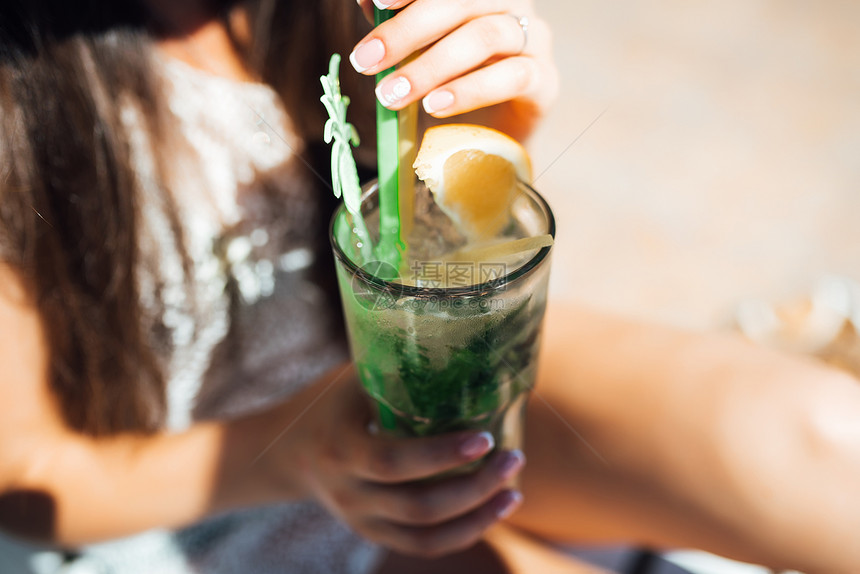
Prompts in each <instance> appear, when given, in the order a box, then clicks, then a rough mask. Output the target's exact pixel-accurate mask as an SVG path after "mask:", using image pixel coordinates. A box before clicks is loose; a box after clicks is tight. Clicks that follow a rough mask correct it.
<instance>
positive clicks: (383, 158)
mask: <svg viewBox="0 0 860 574" xmlns="http://www.w3.org/2000/svg"><path fill="white" fill-rule="evenodd" d="M392 16H394V11H392V10H380V9H379V8H374V9H373V19H374V23H375V24H376V25H377V26H378V25H380V24H382V23H383V22H385V21H386V20H388V19H389V18H391V17H392ZM393 71H394V68H393V67H392V68H389V69H387V70H385V71H383V72H380V73H378V74H377V75H376V81H377V83H379V82H380V81H382V79H383V78H385V77H386V76H388V75H389V74H391V73H392V72H393ZM399 135H400V134H399V132H398V129H397V112H395V111H392V110H389V109H388V108H386V107H385V106H383V105H382V103H380V102H379V101H378V100H377V102H376V154H377V168H378V177H379V244H378V245H377V247H376V256H377V257H378V258H379V260H380V261H383V262H385V263H387V264H389V265H390V266H391V267H389V269H399V268H400V251H401V249H402V248H403V243H402V241H401V238H400V208H399V194H398V190H399V185H398V172H399V166H400V143H399ZM382 279H393V277H382Z"/></svg>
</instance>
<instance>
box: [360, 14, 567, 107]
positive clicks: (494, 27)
mask: <svg viewBox="0 0 860 574" xmlns="http://www.w3.org/2000/svg"><path fill="white" fill-rule="evenodd" d="M385 2H388V0H376V4H377V5H378V6H381V5H382V4H384V3H385ZM360 4H361V5H362V7H363V8H365V10H368V9H369V8H370V7H371V6H370V4H371V0H361V2H360ZM532 4H533V3H532V1H531V0H394V1H393V2H391V4H390V5H388V6H386V8H388V9H391V10H399V12H398V13H397V14H396V15H395V16H394V17H393V18H391V19H390V20H388V21H387V22H384V23H382V24H380V25H379V26H377V27H376V28H375V29H374V30H373V31H372V32H371V33H370V34H368V35H367V36H366V37H364V38H363V39H362V40H361V41H360V42H359V43H358V44H357V45H356V47H355V49H354V51H353V52H352V54H351V55H350V61H351V62H352V65H353V67H355V68H356V70H358V71H359V72H361V73H363V74H367V75H370V74H376V73H378V72H380V71H382V70H385V69H387V68H389V67H391V66H394V65H395V64H400V63H401V62H402V61H403V60H404V59H405V58H407V57H408V56H410V55H411V54H414V53H416V52H420V53H419V55H418V56H417V57H416V58H415V59H414V60H413V61H411V62H409V63H407V64H405V65H402V66H401V67H400V68H399V69H398V70H397V71H396V72H395V73H393V74H390V75H389V76H387V77H386V78H385V79H384V80H382V81H381V82H380V83H379V84H378V85H377V88H376V93H377V97H378V98H379V100H380V101H381V102H382V103H383V104H384V105H385V106H386V107H388V108H390V109H392V110H399V109H401V108H403V107H405V106H407V105H408V104H410V103H412V102H415V101H418V100H422V103H423V105H424V109H425V110H426V111H427V112H428V113H429V114H431V115H433V116H435V117H437V118H446V117H449V116H452V115H456V114H461V113H464V112H469V111H472V110H476V109H478V108H484V107H487V106H492V105H495V104H502V103H506V104H509V105H511V106H513V107H514V108H515V109H514V110H512V111H514V112H516V115H519V116H523V119H528V118H529V117H540V116H542V115H543V114H544V113H545V112H546V110H547V109H548V108H549V106H550V105H551V104H552V103H553V101H554V100H555V98H556V96H557V94H558V72H557V70H556V67H555V63H554V61H553V57H552V46H551V35H550V29H549V26H548V25H547V24H546V22H544V21H543V20H542V19H541V18H540V17H538V16H537V15H536V14H535V10H534V7H533V5H532Z"/></svg>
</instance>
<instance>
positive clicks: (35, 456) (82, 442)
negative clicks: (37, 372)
mask: <svg viewBox="0 0 860 574" xmlns="http://www.w3.org/2000/svg"><path fill="white" fill-rule="evenodd" d="M325 381H326V380H325V379H323V380H322V382H323V383H324V382H325ZM315 393H316V387H315V386H314V385H311V386H310V387H308V388H307V389H306V390H305V391H303V392H301V393H299V394H297V395H296V396H295V397H293V398H291V399H290V400H289V401H287V402H285V403H283V404H281V405H278V406H277V407H274V408H273V409H270V410H268V411H265V412H261V413H259V414H255V415H252V416H247V417H244V418H241V419H237V420H234V421H230V422H223V423H222V422H217V423H216V422H212V423H198V424H196V425H194V426H192V427H191V428H190V429H189V430H187V431H185V432H182V433H176V434H167V433H163V434H158V435H155V436H135V435H121V436H117V437H112V438H105V439H93V438H89V437H84V436H81V435H77V434H71V433H66V434H63V435H57V434H55V435H54V436H45V437H43V438H42V439H34V440H31V441H30V444H31V447H30V449H29V450H30V452H29V453H28V454H27V456H26V457H25V462H24V463H23V464H21V465H20V468H21V471H20V472H18V473H17V474H16V476H15V477H14V479H13V480H11V481H10V484H9V485H8V486H7V488H5V489H4V491H3V492H0V495H2V496H3V497H4V498H5V500H6V501H9V504H6V505H5V508H7V509H9V508H11V509H13V510H14V512H12V513H7V515H6V516H4V515H3V511H2V508H3V507H4V506H3V504H2V503H0V528H4V529H6V530H9V531H11V532H12V533H13V534H18V535H24V536H29V537H36V538H38V539H40V540H41V541H45V542H49V543H54V544H59V545H66V546H75V545H79V544H84V543H90V542H95V541H99V540H106V539H112V538H117V537H122V536H127V535H131V534H135V533H138V532H141V531H144V530H147V529H151V528H176V527H180V526H183V525H187V524H190V523H193V522H196V521H199V520H201V519H203V518H205V517H206V516H208V515H210V514H212V513H214V512H219V511H223V510H229V509H233V508H241V507H248V506H254V505H260V504H266V503H270V502H274V501H284V500H291V499H298V498H302V497H304V496H306V495H307V493H306V491H305V489H303V488H300V487H299V484H300V483H301V481H300V480H299V475H298V473H299V471H300V469H299V467H298V465H291V464H289V462H285V461H280V460H279V461H273V460H270V459H271V458H272V457H270V456H265V453H266V449H267V447H268V446H270V445H271V443H272V442H273V441H275V440H277V439H278V438H279V434H280V433H281V431H283V430H284V428H285V427H286V425H287V424H289V422H290V421H291V420H296V418H297V417H299V416H300V414H301V413H302V411H303V410H304V409H305V408H306V406H307V404H309V403H310V402H311V401H312V400H313V398H314V397H315V396H316V394H315ZM280 440H281V441H282V442H286V443H287V444H286V445H285V444H280V445H279V448H278V449H277V452H278V454H279V456H280V457H284V456H285V455H286V456H287V457H289V456H290V453H291V452H293V450H292V447H293V446H295V447H296V448H299V445H300V444H301V437H294V436H287V437H281V438H280ZM261 455H263V456H261ZM296 458H298V456H296ZM273 465H275V466H277V470H276V471H275V470H274V469H273ZM24 493H26V494H28V498H27V500H28V501H29V502H28V503H27V505H29V506H31V508H30V509H29V510H30V511H31V512H30V514H28V512H27V511H28V508H27V507H26V506H22V502H21V501H22V500H24V499H23V498H22V497H21V494H24ZM34 494H35V498H34V496H33V495H34ZM34 501H36V504H35V506H34ZM46 508H47V509H48V512H46V511H45V509H46ZM34 521H38V522H39V523H38V524H34Z"/></svg>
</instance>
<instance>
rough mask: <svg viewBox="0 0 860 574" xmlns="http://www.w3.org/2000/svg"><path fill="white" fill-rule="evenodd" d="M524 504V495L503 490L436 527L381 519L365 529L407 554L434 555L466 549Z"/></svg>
mask: <svg viewBox="0 0 860 574" xmlns="http://www.w3.org/2000/svg"><path fill="white" fill-rule="evenodd" d="M521 503H522V495H521V494H520V493H519V492H517V491H514V490H503V491H502V492H500V493H498V494H496V495H495V496H493V497H492V498H491V499H490V500H489V501H487V502H486V503H485V504H483V505H481V506H480V507H479V508H477V509H475V510H473V511H472V512H470V513H468V514H466V515H464V516H460V517H458V518H456V519H454V520H450V521H448V522H445V523H443V524H438V525H434V526H402V525H398V524H394V523H391V522H385V521H378V522H374V523H372V524H370V525H369V526H368V527H367V528H365V529H364V531H365V532H366V535H367V536H368V537H370V538H371V539H372V540H374V541H376V542H378V543H380V544H382V545H384V546H387V547H389V548H393V549H394V550H397V551H398V552H402V553H404V554H411V555H415V556H423V557H426V558H434V557H438V556H442V555H444V554H448V553H451V552H456V551H459V550H465V549H466V548H468V547H470V546H472V545H473V544H475V543H476V542H477V541H478V540H479V539H480V538H481V536H482V535H483V533H484V531H486V530H487V528H489V527H490V526H492V525H493V524H495V523H496V522H497V521H498V520H501V519H504V518H506V517H507V516H509V515H510V514H511V513H512V512H513V511H514V510H516V508H517V507H518V506H519V505H520V504H521Z"/></svg>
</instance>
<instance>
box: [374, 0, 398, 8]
mask: <svg viewBox="0 0 860 574" xmlns="http://www.w3.org/2000/svg"><path fill="white" fill-rule="evenodd" d="M373 4H374V5H375V6H376V7H377V8H379V9H380V10H386V9H388V7H389V6H391V5H392V4H394V0H390V1H389V0H373Z"/></svg>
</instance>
